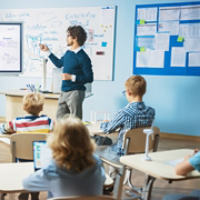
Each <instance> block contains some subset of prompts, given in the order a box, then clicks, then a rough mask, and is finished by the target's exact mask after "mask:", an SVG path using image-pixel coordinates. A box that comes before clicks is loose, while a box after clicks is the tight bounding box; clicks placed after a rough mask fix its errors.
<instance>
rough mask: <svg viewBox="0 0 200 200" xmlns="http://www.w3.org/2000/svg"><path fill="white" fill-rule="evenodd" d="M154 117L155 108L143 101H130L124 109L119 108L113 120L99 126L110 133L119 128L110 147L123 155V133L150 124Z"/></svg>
mask: <svg viewBox="0 0 200 200" xmlns="http://www.w3.org/2000/svg"><path fill="white" fill-rule="evenodd" d="M154 117H155V110H154V109H153V108H151V107H148V106H146V105H145V104H144V102H131V103H129V104H128V105H127V106H126V107H125V108H124V109H121V110H119V111H118V112H117V114H116V115H115V117H114V119H113V120H111V121H110V122H103V123H101V127H100V128H101V130H103V132H105V133H112V132H114V131H115V130H116V129H118V128H119V135H118V141H117V143H114V144H112V146H111V148H112V150H113V151H114V152H116V153H117V154H118V155H119V156H122V155H124V150H123V149H122V143H123V136H124V134H125V133H126V132H127V131H128V130H130V129H134V128H142V127H149V126H151V125H152V122H153V120H154Z"/></svg>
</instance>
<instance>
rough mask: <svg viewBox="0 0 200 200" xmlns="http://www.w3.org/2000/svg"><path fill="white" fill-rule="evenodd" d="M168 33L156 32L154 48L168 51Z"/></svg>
mask: <svg viewBox="0 0 200 200" xmlns="http://www.w3.org/2000/svg"><path fill="white" fill-rule="evenodd" d="M169 36H170V35H169V33H156V39H155V44H156V45H155V49H156V50H159V49H161V50H163V51H169V38H170V37H169Z"/></svg>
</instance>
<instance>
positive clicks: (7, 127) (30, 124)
mask: <svg viewBox="0 0 200 200" xmlns="http://www.w3.org/2000/svg"><path fill="white" fill-rule="evenodd" d="M22 102H23V110H25V111H26V112H27V113H28V115H27V116H24V117H17V118H15V119H14V120H12V121H10V122H8V123H4V124H2V125H1V126H0V133H5V134H12V133H49V132H50V131H51V130H52V129H53V120H51V119H50V118H48V117H47V116H45V115H41V116H39V114H40V112H41V111H42V110H43V104H44V96H43V95H42V94H40V93H28V94H27V95H25V96H24V98H23V101H22Z"/></svg>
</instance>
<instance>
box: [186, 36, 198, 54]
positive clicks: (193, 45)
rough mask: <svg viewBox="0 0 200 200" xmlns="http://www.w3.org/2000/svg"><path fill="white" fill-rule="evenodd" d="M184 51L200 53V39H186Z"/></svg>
mask: <svg viewBox="0 0 200 200" xmlns="http://www.w3.org/2000/svg"><path fill="white" fill-rule="evenodd" d="M183 47H184V50H185V51H186V52H188V51H200V38H186V39H184V44H183Z"/></svg>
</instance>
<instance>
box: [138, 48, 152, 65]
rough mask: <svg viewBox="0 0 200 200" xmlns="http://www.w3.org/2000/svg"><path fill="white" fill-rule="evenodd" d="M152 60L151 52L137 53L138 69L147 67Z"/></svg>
mask: <svg viewBox="0 0 200 200" xmlns="http://www.w3.org/2000/svg"><path fill="white" fill-rule="evenodd" d="M149 58H150V50H149V49H147V50H146V51H145V52H137V54H136V67H147V66H148V62H149Z"/></svg>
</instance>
